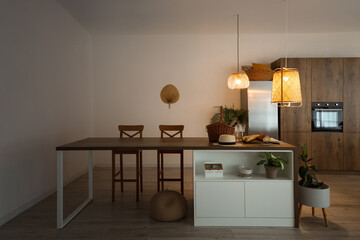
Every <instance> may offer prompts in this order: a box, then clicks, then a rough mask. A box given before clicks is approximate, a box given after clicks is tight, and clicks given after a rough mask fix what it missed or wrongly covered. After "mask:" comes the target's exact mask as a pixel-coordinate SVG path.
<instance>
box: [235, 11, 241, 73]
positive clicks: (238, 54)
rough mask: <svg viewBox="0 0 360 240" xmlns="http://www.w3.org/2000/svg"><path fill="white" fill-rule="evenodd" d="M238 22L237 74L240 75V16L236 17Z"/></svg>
mask: <svg viewBox="0 0 360 240" xmlns="http://www.w3.org/2000/svg"><path fill="white" fill-rule="evenodd" d="M236 20H237V25H236V30H237V41H236V43H237V45H236V46H237V73H240V63H239V58H240V48H239V45H240V37H239V28H240V24H239V14H237V15H236Z"/></svg>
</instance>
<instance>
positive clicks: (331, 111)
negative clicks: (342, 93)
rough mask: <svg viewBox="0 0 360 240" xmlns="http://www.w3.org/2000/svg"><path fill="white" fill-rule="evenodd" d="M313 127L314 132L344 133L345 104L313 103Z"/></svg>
mask: <svg viewBox="0 0 360 240" xmlns="http://www.w3.org/2000/svg"><path fill="white" fill-rule="evenodd" d="M311 109H312V111H311V125H312V131H313V132H342V131H343V103H342V102H313V103H312V104H311Z"/></svg>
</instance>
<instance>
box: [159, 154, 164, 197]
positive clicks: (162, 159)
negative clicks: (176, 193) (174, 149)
mask: <svg viewBox="0 0 360 240" xmlns="http://www.w3.org/2000/svg"><path fill="white" fill-rule="evenodd" d="M160 161H161V190H162V191H164V154H163V153H162V154H161V157H160Z"/></svg>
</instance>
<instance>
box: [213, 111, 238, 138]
mask: <svg viewBox="0 0 360 240" xmlns="http://www.w3.org/2000/svg"><path fill="white" fill-rule="evenodd" d="M206 129H207V132H208V135H209V142H218V141H219V137H220V135H222V134H231V135H232V134H234V131H235V128H233V127H231V126H229V125H227V124H226V123H223V108H222V107H220V121H219V122H218V123H213V124H209V125H207V126H206Z"/></svg>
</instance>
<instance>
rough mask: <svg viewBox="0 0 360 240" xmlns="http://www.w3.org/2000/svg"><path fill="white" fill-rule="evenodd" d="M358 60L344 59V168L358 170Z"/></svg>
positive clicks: (359, 94) (359, 164) (359, 90)
mask: <svg viewBox="0 0 360 240" xmlns="http://www.w3.org/2000/svg"><path fill="white" fill-rule="evenodd" d="M359 98H360V58H345V59H344V168H345V170H360V160H359V156H360V105H359V103H360V100H359Z"/></svg>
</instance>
